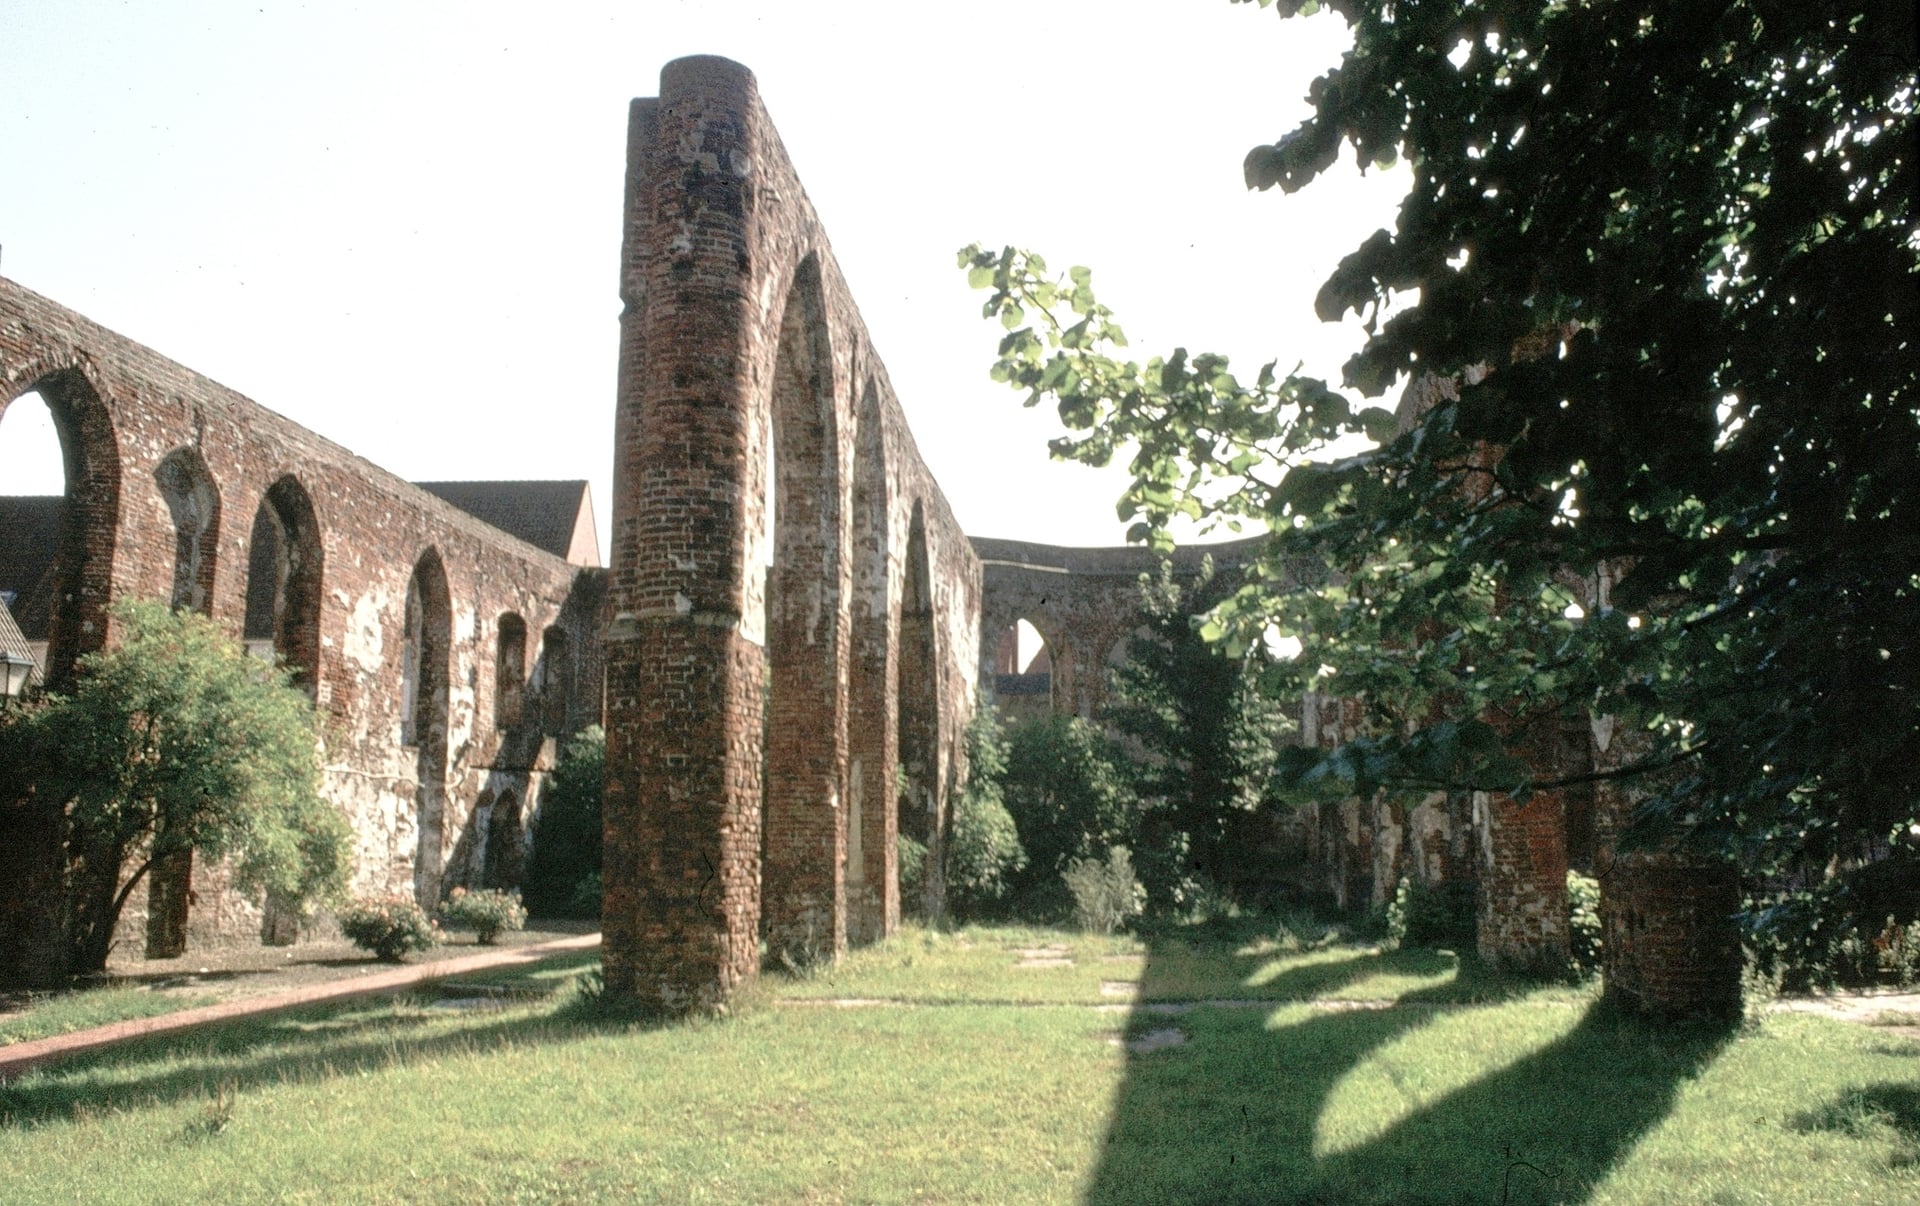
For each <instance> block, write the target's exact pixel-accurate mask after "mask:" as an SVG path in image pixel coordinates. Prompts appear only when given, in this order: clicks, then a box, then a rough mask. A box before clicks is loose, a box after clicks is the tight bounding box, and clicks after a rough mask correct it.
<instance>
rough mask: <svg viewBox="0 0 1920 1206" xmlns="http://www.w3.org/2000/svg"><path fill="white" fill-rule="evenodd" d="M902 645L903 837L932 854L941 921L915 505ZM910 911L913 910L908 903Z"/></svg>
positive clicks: (934, 697)
mask: <svg viewBox="0 0 1920 1206" xmlns="http://www.w3.org/2000/svg"><path fill="white" fill-rule="evenodd" d="M902 554H903V555H902V561H903V566H902V572H901V584H900V623H899V631H900V641H899V659H898V675H897V678H896V680H895V700H896V707H897V709H898V713H897V720H896V727H897V729H898V732H899V737H898V740H899V751H900V752H899V758H900V762H899V782H900V795H899V802H898V809H899V832H900V833H902V834H904V835H906V836H907V837H910V838H912V839H913V840H914V841H916V842H919V843H920V844H921V845H923V846H925V847H926V848H927V859H926V867H927V869H928V872H927V875H926V877H925V878H926V894H925V900H924V901H922V902H918V903H919V904H920V906H921V907H922V908H923V909H924V911H925V912H926V913H927V914H928V915H929V916H938V915H939V912H940V908H941V902H942V898H943V896H944V892H943V887H942V885H941V883H940V876H939V873H938V868H939V860H940V855H941V853H942V850H943V835H942V834H941V824H940V798H941V797H940V692H939V687H938V682H939V677H940V676H939V673H938V671H937V669H936V668H937V667H938V665H939V660H938V651H937V649H936V647H935V642H934V612H933V583H932V574H931V563H930V559H929V558H928V555H927V523H926V511H925V508H924V507H923V505H922V503H921V501H920V500H919V499H917V498H916V499H915V500H914V501H913V511H912V515H911V516H910V518H909V519H908V521H907V543H906V548H905V549H904V550H902ZM907 907H912V904H911V903H909V904H908V905H907Z"/></svg>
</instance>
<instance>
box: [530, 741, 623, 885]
mask: <svg viewBox="0 0 1920 1206" xmlns="http://www.w3.org/2000/svg"><path fill="white" fill-rule="evenodd" d="M606 780H607V735H606V733H605V732H604V731H602V730H601V728H600V726H599V725H593V726H592V727H590V728H585V729H582V730H580V732H578V733H576V734H574V736H573V738H572V740H570V741H568V742H567V744H566V747H565V748H564V749H562V750H561V751H560V761H559V762H558V763H557V764H556V765H555V766H554V768H553V777H552V778H551V779H550V780H548V782H547V786H546V789H545V790H544V791H542V792H541V793H540V801H539V809H538V811H536V812H535V813H534V817H533V835H532V836H533V850H532V852H531V853H530V854H529V856H528V859H527V874H526V882H525V883H524V885H523V891H524V893H525V896H524V899H525V900H526V905H527V908H528V910H529V911H531V912H532V913H533V914H534V915H535V916H536V917H578V918H583V919H587V920H592V919H594V918H597V917H599V916H600V842H601V836H602V833H601V821H600V793H601V791H602V790H603V789H604V787H605V785H606Z"/></svg>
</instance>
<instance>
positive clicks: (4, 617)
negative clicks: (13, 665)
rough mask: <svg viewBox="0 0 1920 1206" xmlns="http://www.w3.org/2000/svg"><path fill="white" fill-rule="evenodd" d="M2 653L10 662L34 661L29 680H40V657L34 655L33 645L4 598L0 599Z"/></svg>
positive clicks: (0, 652) (0, 651)
mask: <svg viewBox="0 0 1920 1206" xmlns="http://www.w3.org/2000/svg"><path fill="white" fill-rule="evenodd" d="M0 655H4V656H5V657H6V659H7V660H8V661H10V662H23V661H24V662H31V663H33V667H34V668H33V671H32V672H31V673H30V674H29V675H28V676H27V681H28V682H29V683H37V682H39V681H40V659H39V658H37V657H35V656H33V647H32V646H31V645H29V644H27V638H26V637H25V636H24V635H22V634H21V632H20V625H18V624H16V623H14V622H13V612H11V611H9V610H8V609H7V605H6V602H5V601H4V600H0Z"/></svg>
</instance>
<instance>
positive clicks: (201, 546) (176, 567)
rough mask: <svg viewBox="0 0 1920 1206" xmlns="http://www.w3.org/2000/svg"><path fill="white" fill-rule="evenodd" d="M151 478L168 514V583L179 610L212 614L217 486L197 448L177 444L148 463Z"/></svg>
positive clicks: (216, 553) (217, 542)
mask: <svg viewBox="0 0 1920 1206" xmlns="http://www.w3.org/2000/svg"><path fill="white" fill-rule="evenodd" d="M153 480H154V484H155V485H156V486H158V487H159V490H160V497H161V499H162V500H164V501H165V502H166V504H167V514H168V516H169V517H170V518H171V519H172V520H173V587H172V590H171V591H170V593H169V595H168V602H169V603H170V604H171V605H172V606H173V607H174V609H175V610H179V611H194V612H199V613H200V614H201V615H208V614H211V612H212V608H213V575H214V569H215V563H216V562H217V560H218V556H219V547H220V490H219V487H217V486H216V485H214V481H213V474H212V473H210V472H209V471H208V470H207V462H206V459H205V458H204V457H202V456H201V455H200V450H199V449H197V448H194V447H193V446H191V445H182V446H180V447H179V448H176V449H174V450H173V451H172V452H169V453H168V454H167V455H166V456H165V457H163V458H162V459H161V461H160V463H159V464H158V465H156V466H154V469H153Z"/></svg>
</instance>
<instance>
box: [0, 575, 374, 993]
mask: <svg viewBox="0 0 1920 1206" xmlns="http://www.w3.org/2000/svg"><path fill="white" fill-rule="evenodd" d="M114 616H115V618H116V621H117V624H118V626H119V629H120V632H121V640H120V642H119V643H118V644H117V645H115V646H113V647H112V648H109V649H106V650H103V651H101V652H98V653H93V654H89V655H88V656H87V657H85V658H83V659H81V661H80V663H79V667H78V671H79V672H78V674H77V676H76V677H75V679H74V681H73V683H72V686H71V689H70V690H69V691H67V692H66V693H64V694H50V695H48V696H46V697H45V698H43V699H41V700H39V701H38V702H36V703H35V704H33V705H31V706H28V707H24V708H19V709H16V710H13V711H10V712H7V713H4V714H0V775H4V776H5V778H6V780H7V781H6V782H5V783H4V784H0V794H4V796H5V797H6V798H8V799H10V800H16V799H22V798H28V797H31V798H32V799H33V800H34V801H35V802H36V803H37V805H38V806H40V807H43V808H48V809H52V810H54V811H55V812H57V813H58V815H59V816H60V818H61V821H62V823H61V826H60V832H61V837H62V874H61V881H60V895H61V899H60V901H59V928H60V937H59V941H60V942H61V943H62V945H63V947H64V950H63V952H62V956H63V957H62V959H61V962H62V963H64V965H65V968H66V970H67V971H68V972H69V973H70V974H85V973H88V972H97V971H100V970H102V969H104V968H105V966H106V961H107V955H108V953H109V951H110V949H111V947H112V943H113V932H114V926H115V923H116V922H117V921H118V919H119V916H120V911H121V909H122V908H123V907H124V906H125V904H126V902H127V898H128V897H129V896H130V895H131V894H132V892H133V890H134V888H135V887H136V886H137V885H138V884H139V883H140V881H141V880H142V879H143V878H144V877H145V876H146V874H147V872H148V871H149V870H150V869H151V868H152V867H153V866H154V865H155V864H156V863H157V862H159V861H161V860H163V859H166V858H167V857H169V856H170V855H175V854H179V853H182V852H185V851H198V852H200V853H201V854H203V855H206V856H208V857H210V858H222V857H226V858H230V859H231V860H232V865H233V868H234V872H235V883H236V886H238V887H240V888H241V889H242V890H247V891H254V892H259V893H263V894H265V895H266V896H268V897H270V898H271V899H273V900H275V901H280V902H293V903H304V902H310V901H315V900H321V899H326V898H329V897H331V896H335V895H337V894H338V893H339V892H340V891H342V890H344V888H345V886H346V879H347V871H348V861H349V858H350V856H351V851H352V848H353V843H352V834H351V832H350V830H349V828H348V826H347V822H346V819H345V818H344V817H342V816H341V815H340V814H339V812H338V811H337V810H335V809H334V808H333V807H332V806H331V805H329V804H328V803H327V802H326V801H325V800H324V799H322V798H321V796H320V793H319V775H320V769H319V746H318V741H317V737H316V733H315V730H314V717H313V709H312V707H311V705H310V704H309V703H308V701H307V697H306V696H305V695H304V694H303V693H301V692H300V691H299V690H298V689H296V688H294V687H292V686H290V685H289V684H288V681H287V675H286V674H285V672H284V671H281V670H279V669H276V668H274V667H271V666H268V665H266V664H264V663H262V662H261V661H260V660H259V659H257V658H252V657H249V656H248V655H247V653H246V651H245V650H244V649H242V648H241V647H240V645H239V643H238V642H236V641H234V640H233V639H232V638H231V637H229V636H227V635H226V634H225V633H224V632H222V631H221V630H220V629H219V628H218V627H217V626H216V625H215V624H214V623H213V622H212V621H210V620H208V619H206V618H204V617H201V616H198V615H194V614H192V613H188V612H174V611H170V610H168V609H167V608H166V607H164V606H162V605H160V604H157V603H139V602H135V603H121V604H118V605H116V607H115V608H114Z"/></svg>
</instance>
